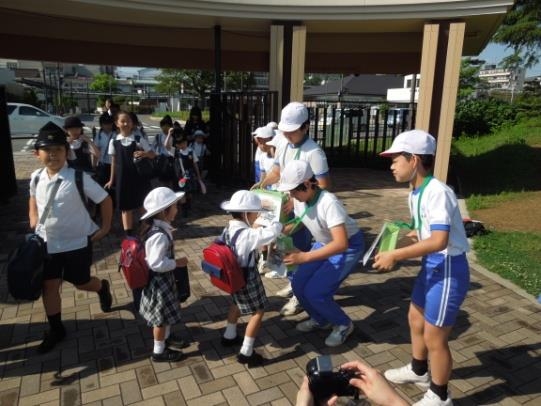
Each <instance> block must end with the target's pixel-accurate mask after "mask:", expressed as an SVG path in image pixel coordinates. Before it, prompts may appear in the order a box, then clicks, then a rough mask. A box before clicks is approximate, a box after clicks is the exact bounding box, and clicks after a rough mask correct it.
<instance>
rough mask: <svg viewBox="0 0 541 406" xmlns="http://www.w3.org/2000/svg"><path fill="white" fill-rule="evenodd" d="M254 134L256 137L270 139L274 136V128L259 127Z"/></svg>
mask: <svg viewBox="0 0 541 406" xmlns="http://www.w3.org/2000/svg"><path fill="white" fill-rule="evenodd" d="M252 135H253V136H254V138H263V139H270V138H272V137H274V129H273V128H272V127H267V126H265V127H258V128H257V129H256V130H255V131H254V132H253V133H252Z"/></svg>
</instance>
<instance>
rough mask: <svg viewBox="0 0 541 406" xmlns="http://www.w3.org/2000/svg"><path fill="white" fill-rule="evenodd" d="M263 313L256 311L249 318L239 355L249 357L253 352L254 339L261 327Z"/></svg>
mask: <svg viewBox="0 0 541 406" xmlns="http://www.w3.org/2000/svg"><path fill="white" fill-rule="evenodd" d="M264 313H265V312H264V311H263V310H258V311H256V312H255V313H254V314H253V315H252V317H250V321H249V322H248V325H247V326H246V333H245V334H244V341H243V342H242V347H241V349H240V353H241V354H242V355H245V356H247V357H250V356H251V355H252V353H253V352H254V343H255V338H256V336H257V333H258V332H259V328H260V327H261V322H262V321H263V314H264Z"/></svg>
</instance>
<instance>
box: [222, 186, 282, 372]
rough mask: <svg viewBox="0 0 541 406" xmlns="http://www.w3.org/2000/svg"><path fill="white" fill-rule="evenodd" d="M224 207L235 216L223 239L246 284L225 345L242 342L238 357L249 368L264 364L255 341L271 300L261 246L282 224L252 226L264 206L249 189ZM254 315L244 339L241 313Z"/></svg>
mask: <svg viewBox="0 0 541 406" xmlns="http://www.w3.org/2000/svg"><path fill="white" fill-rule="evenodd" d="M221 208H222V209H223V210H226V211H228V212H229V213H231V216H232V217H233V218H232V219H231V220H229V225H228V227H226V228H225V229H224V231H223V233H222V238H223V240H224V241H225V242H226V244H228V245H229V246H230V247H231V249H232V250H233V251H234V252H235V254H236V256H237V261H238V263H239V266H240V267H241V268H242V269H243V270H244V275H245V279H246V286H245V287H244V288H242V289H241V290H239V291H238V292H236V293H233V294H232V295H231V296H232V298H233V302H234V303H233V304H232V305H231V306H230V308H229V313H228V315H227V325H226V328H225V332H224V335H223V337H222V340H221V341H222V345H223V346H226V347H230V346H234V345H239V344H240V343H241V342H242V347H241V349H240V352H239V354H238V355H237V360H238V362H240V363H241V364H247V365H248V367H255V366H259V365H262V364H263V362H264V360H265V359H264V358H263V356H262V355H260V354H258V353H257V352H255V351H254V343H255V338H256V336H257V333H258V331H259V328H260V326H261V321H262V320H263V314H264V312H265V305H266V304H267V302H268V299H267V295H266V294H265V288H264V286H263V282H262V281H261V277H260V276H259V273H258V272H257V270H256V264H257V255H258V249H259V248H261V247H262V246H264V245H267V244H269V243H270V242H271V241H273V240H274V239H275V238H276V237H278V235H279V234H280V231H282V225H281V224H280V223H278V222H273V223H271V224H270V226H268V227H258V228H252V226H253V225H254V222H255V220H256V219H257V217H258V216H259V213H260V212H262V211H263V210H264V209H263V207H262V206H261V200H260V199H259V196H257V195H256V194H255V193H253V192H250V191H248V190H239V191H237V192H235V193H234V194H233V196H231V200H229V201H225V202H223V203H222V204H221ZM241 314H242V315H247V314H251V315H252V317H250V321H249V322H248V325H247V326H246V332H245V335H244V340H241V339H240V337H239V336H238V335H237V321H238V319H239V317H240V315H241Z"/></svg>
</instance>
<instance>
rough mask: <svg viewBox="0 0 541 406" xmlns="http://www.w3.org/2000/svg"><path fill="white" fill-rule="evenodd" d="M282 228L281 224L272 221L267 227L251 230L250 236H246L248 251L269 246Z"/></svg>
mask: <svg viewBox="0 0 541 406" xmlns="http://www.w3.org/2000/svg"><path fill="white" fill-rule="evenodd" d="M282 227H283V226H282V224H281V223H278V222H277V221H273V222H272V223H271V224H270V225H269V226H268V227H257V228H251V229H250V231H249V232H250V235H249V236H248V238H249V243H248V246H249V247H250V251H252V250H255V249H256V248H261V247H262V246H264V245H268V244H270V243H271V242H272V241H274V240H275V239H276V237H278V236H279V235H280V232H281V231H282ZM241 237H242V235H241Z"/></svg>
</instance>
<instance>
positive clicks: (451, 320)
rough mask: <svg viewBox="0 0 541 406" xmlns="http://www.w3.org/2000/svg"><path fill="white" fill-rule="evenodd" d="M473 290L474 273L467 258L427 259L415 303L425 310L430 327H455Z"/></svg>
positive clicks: (415, 289) (415, 290)
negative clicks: (472, 276)
mask: <svg viewBox="0 0 541 406" xmlns="http://www.w3.org/2000/svg"><path fill="white" fill-rule="evenodd" d="M469 287H470V270H469V266H468V260H467V259H466V254H461V255H456V256H447V255H443V254H430V255H427V256H425V257H423V262H422V267H421V272H420V273H419V275H418V276H417V279H416V280H415V285H414V286H413V292H412V294H411V301H412V303H414V304H415V305H417V306H419V307H420V308H422V309H424V317H425V320H426V321H427V322H429V323H430V324H433V325H434V326H437V327H444V326H452V325H453V324H455V321H456V317H457V315H458V310H459V309H460V305H461V304H462V302H463V301H464V298H465V297H466V294H467V293H468V289H469Z"/></svg>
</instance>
